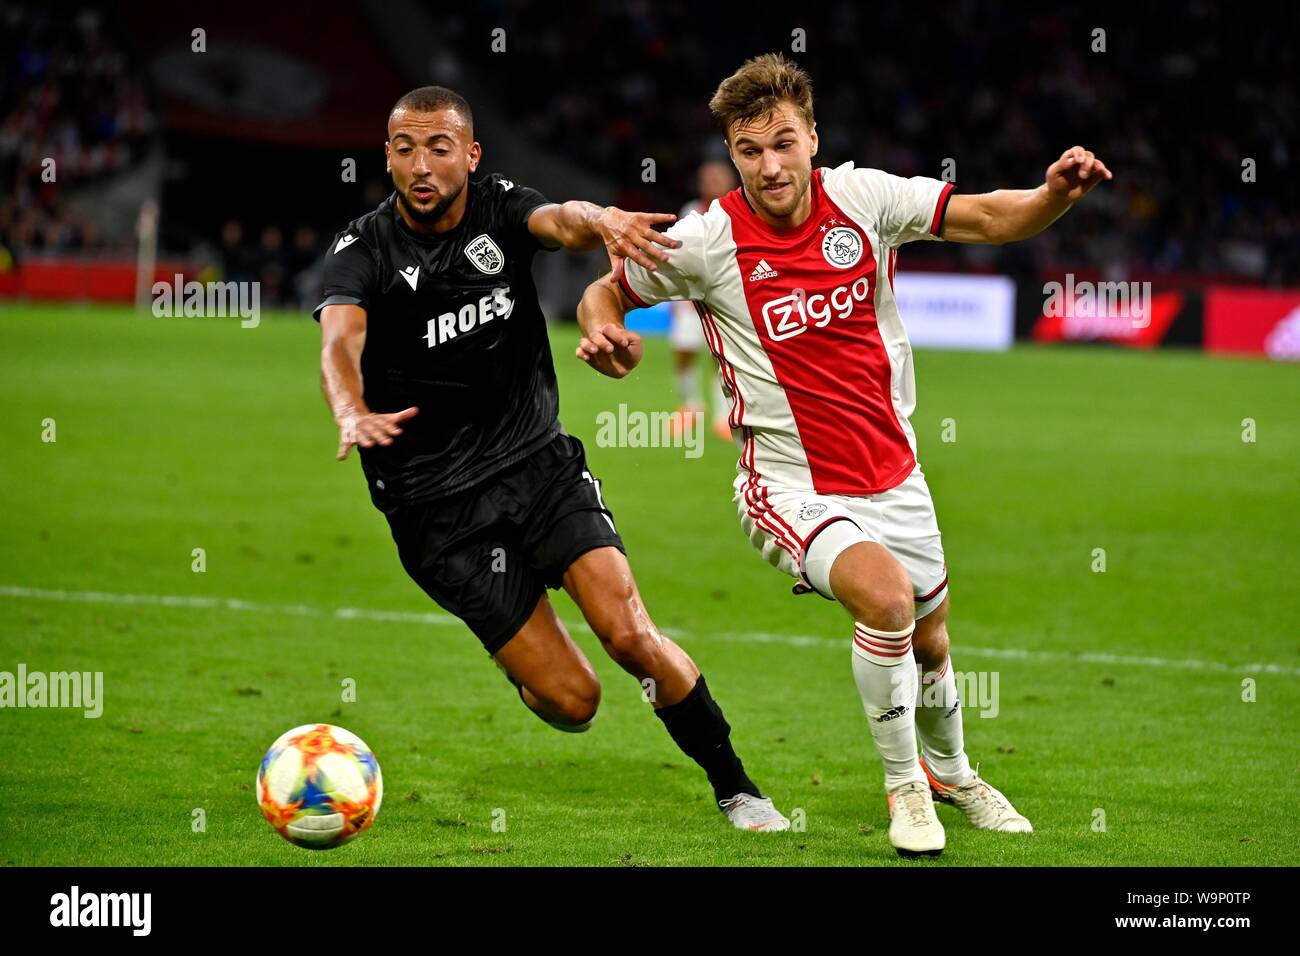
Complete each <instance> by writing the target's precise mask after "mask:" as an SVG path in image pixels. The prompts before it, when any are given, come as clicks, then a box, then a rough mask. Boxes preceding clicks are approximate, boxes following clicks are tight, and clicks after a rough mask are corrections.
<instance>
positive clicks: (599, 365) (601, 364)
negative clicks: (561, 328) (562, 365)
mask: <svg viewBox="0 0 1300 956" xmlns="http://www.w3.org/2000/svg"><path fill="white" fill-rule="evenodd" d="M643 351H644V346H643V344H642V342H641V336H639V335H637V334H636V333H635V332H629V331H628V330H627V329H625V328H623V326H621V325H616V324H615V323H613V322H610V323H608V324H607V325H603V326H601V327H600V328H598V329H592V330H591V331H590V332H589V333H588V334H587V335H584V336H583V337H582V341H581V342H579V343H578V350H577V353H576V354H577V356H578V358H580V359H582V360H583V361H584V362H586V363H587V364H588V365H590V366H591V367H592V368H594V369H595V370H596V371H598V372H603V373H604V374H606V375H608V376H610V377H611V378H622V377H623V376H624V375H626V374H627V373H628V372H630V371H632V369H634V368H636V367H637V366H638V365H639V364H640V363H641V356H642V354H643Z"/></svg>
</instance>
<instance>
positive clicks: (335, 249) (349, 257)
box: [312, 229, 375, 322]
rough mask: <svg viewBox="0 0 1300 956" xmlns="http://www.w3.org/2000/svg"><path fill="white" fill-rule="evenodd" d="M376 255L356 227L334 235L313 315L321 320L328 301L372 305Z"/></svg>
mask: <svg viewBox="0 0 1300 956" xmlns="http://www.w3.org/2000/svg"><path fill="white" fill-rule="evenodd" d="M374 279H375V258H374V256H373V255H372V253H371V250H370V246H369V245H368V244H367V243H366V241H365V240H364V239H362V238H361V237H360V236H359V235H358V234H357V233H356V232H355V231H350V230H347V229H345V230H344V231H343V232H340V233H339V234H338V235H336V236H335V237H334V241H333V242H331V243H330V247H329V249H327V250H326V251H325V269H324V273H323V282H322V283H321V284H322V286H323V294H324V298H322V299H321V303H320V305H318V306H316V309H315V311H314V312H312V318H314V319H315V320H316V321H317V322H319V321H320V314H321V311H322V310H323V309H324V308H325V306H327V305H359V306H361V308H363V309H366V308H369V307H370V299H371V297H372V296H373V294H374Z"/></svg>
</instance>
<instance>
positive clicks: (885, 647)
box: [853, 623, 925, 790]
mask: <svg viewBox="0 0 1300 956" xmlns="http://www.w3.org/2000/svg"><path fill="white" fill-rule="evenodd" d="M915 627H916V625H915V624H909V625H908V626H907V627H906V628H905V629H904V630H901V631H882V630H878V629H877V628H873V627H867V626H866V625H865V624H861V623H855V624H854V628H853V678H854V680H855V681H856V682H857V685H858V695H859V696H860V697H861V698H862V706H863V708H864V709H865V710H866V712H867V722H868V724H869V725H870V727H871V739H872V741H873V742H874V743H875V745H876V752H877V753H879V754H880V759H881V762H882V763H884V765H885V789H886V790H893V789H894V788H895V787H897V786H900V785H901V784H904V783H907V782H908V781H909V780H919V781H922V782H924V781H925V772H924V771H923V770H922V769H921V764H920V762H919V761H918V760H917V752H916V694H917V680H916V658H915V657H914V656H913V655H912V631H913V630H915Z"/></svg>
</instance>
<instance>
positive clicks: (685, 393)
mask: <svg viewBox="0 0 1300 956" xmlns="http://www.w3.org/2000/svg"><path fill="white" fill-rule="evenodd" d="M677 397H678V398H679V399H681V403H682V404H683V405H685V406H686V407H687V408H702V407H703V405H704V400H703V397H702V396H701V395H700V376H699V373H698V372H697V371H696V369H695V365H694V363H692V364H691V367H690V368H685V369H678V371H677Z"/></svg>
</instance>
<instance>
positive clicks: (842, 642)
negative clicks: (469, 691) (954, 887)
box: [0, 585, 1300, 677]
mask: <svg viewBox="0 0 1300 956" xmlns="http://www.w3.org/2000/svg"><path fill="white" fill-rule="evenodd" d="M0 597H10V598H27V599H30V600H36V601H59V602H64V603H74V604H121V605H150V606H154V607H168V608H191V609H195V610H225V611H242V612H246V613H253V614H291V615H295V616H298V617H332V618H335V619H338V620H353V621H388V622H393V621H396V622H400V623H404V624H431V625H434V626H437V627H464V626H465V625H464V624H463V623H462V622H461V621H460V620H459V619H458V618H456V617H453V616H452V615H450V614H440V613H437V612H419V611H381V610H377V609H373V608H360V607H339V608H321V607H313V606H311V605H307V604H263V603H259V602H257V601H242V600H239V599H237V598H215V597H188V596H184V595H177V594H115V593H111V592H107V591H59V590H51V589H48V588H29V587H21V586H18V585H0ZM569 626H570V627H571V628H572V627H573V626H574V625H569ZM577 629H578V630H582V631H586V632H587V633H589V634H590V633H591V628H589V627H588V626H587V625H586V624H585V623H583V624H579V625H577ZM662 630H663V631H664V633H665V634H667V635H668V636H669V637H673V638H677V639H682V640H686V639H690V640H698V639H701V638H703V639H706V640H722V641H744V642H747V643H751V644H780V645H783V646H786V647H821V648H825V649H827V650H837V651H839V650H843V649H844V648H845V647H846V646H847V645H848V643H849V640H848V638H847V637H845V638H843V639H841V638H833V637H825V636H822V635H810V634H774V633H770V632H763V631H727V632H722V633H715V634H706V633H695V632H690V631H682V630H680V629H677V628H663V629H662ZM956 650H957V654H958V656H959V657H964V656H969V657H992V658H1002V659H1004V660H1024V661H1036V662H1046V661H1051V662H1062V663H1069V664H1104V665H1108V666H1115V667H1156V668H1165V669H1168V670H1190V671H1206V672H1209V673H1216V674H1256V673H1262V674H1277V675H1280V676H1284V677H1300V667H1286V666H1284V665H1282V664H1264V663H1254V664H1225V663H1222V662H1221V661H1199V660H1195V659H1189V658H1183V659H1178V658H1166V657H1131V656H1127V655H1124V654H1099V653H1095V652H1088V651H1081V652H1079V653H1077V654H1073V653H1063V652H1061V651H1033V650H1026V649H1024V648H1014V647H972V646H970V645H969V644H959V645H957V647H956Z"/></svg>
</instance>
